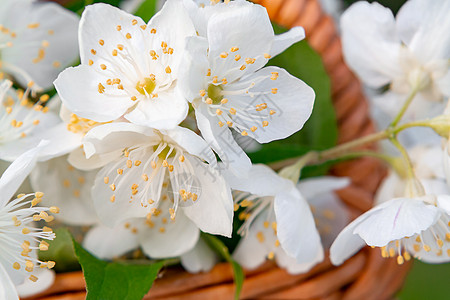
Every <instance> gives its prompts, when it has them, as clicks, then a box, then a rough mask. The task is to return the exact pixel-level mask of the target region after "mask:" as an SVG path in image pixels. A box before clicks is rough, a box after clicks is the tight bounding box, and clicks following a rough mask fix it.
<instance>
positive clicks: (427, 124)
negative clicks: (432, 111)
mask: <svg viewBox="0 0 450 300" xmlns="http://www.w3.org/2000/svg"><path fill="white" fill-rule="evenodd" d="M413 127H432V126H431V124H430V121H429V120H421V121H415V122H410V123H405V124H402V125H400V126H398V127H396V128H394V129H393V130H392V132H393V134H398V133H399V132H401V131H403V130H405V129H408V128H413Z"/></svg>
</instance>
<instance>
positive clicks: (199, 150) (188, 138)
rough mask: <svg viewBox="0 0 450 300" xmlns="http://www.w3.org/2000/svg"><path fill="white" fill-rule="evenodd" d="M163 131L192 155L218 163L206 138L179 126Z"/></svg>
mask: <svg viewBox="0 0 450 300" xmlns="http://www.w3.org/2000/svg"><path fill="white" fill-rule="evenodd" d="M163 133H164V134H165V135H167V136H168V137H170V138H171V139H172V140H173V141H174V142H176V143H177V144H178V145H180V146H181V147H182V148H183V149H184V150H186V151H187V152H189V153H190V154H191V155H193V156H197V157H199V158H201V159H204V160H205V161H207V162H208V163H209V164H210V165H213V166H214V165H215V164H216V163H217V161H216V157H215V155H214V153H213V152H212V150H211V148H210V147H209V146H208V144H207V143H206V142H205V140H204V139H202V138H201V137H200V136H199V135H197V134H196V133H195V132H193V131H192V130H189V129H187V128H184V127H177V128H175V129H173V130H167V131H164V132H163Z"/></svg>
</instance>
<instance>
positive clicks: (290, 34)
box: [270, 26, 305, 57]
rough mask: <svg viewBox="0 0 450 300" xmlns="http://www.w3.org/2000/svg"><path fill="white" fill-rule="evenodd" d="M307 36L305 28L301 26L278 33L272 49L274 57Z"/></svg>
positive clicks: (271, 52) (271, 53)
mask: <svg viewBox="0 0 450 300" xmlns="http://www.w3.org/2000/svg"><path fill="white" fill-rule="evenodd" d="M304 38H305V29H303V27H301V26H297V27H293V28H291V29H290V30H289V31H287V32H285V33H282V34H279V35H276V36H275V39H274V41H273V44H272V49H271V50H270V55H271V56H272V57H275V56H277V55H278V54H280V53H281V52H283V51H284V50H286V49H287V48H289V47H290V46H292V45H293V44H295V43H298V42H300V41H301V40H303V39H304Z"/></svg>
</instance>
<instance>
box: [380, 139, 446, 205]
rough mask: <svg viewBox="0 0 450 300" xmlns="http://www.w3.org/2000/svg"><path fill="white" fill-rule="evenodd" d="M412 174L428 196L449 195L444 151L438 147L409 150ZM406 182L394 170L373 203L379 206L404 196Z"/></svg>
mask: <svg viewBox="0 0 450 300" xmlns="http://www.w3.org/2000/svg"><path fill="white" fill-rule="evenodd" d="M409 154H410V158H411V161H412V163H413V166H414V173H415V175H416V177H417V179H418V180H419V182H420V184H421V185H422V186H423V188H424V190H425V193H426V194H429V195H440V194H448V195H450V187H448V186H447V184H446V182H445V175H444V168H443V166H444V167H445V164H444V163H443V160H442V158H443V156H444V151H443V150H442V148H441V147H440V146H439V145H429V146H425V145H421V146H417V147H414V148H412V149H410V150H409ZM407 184H408V181H407V179H405V178H402V174H401V175H399V174H397V173H396V172H395V171H394V170H392V171H390V173H389V175H388V176H387V177H386V178H385V179H384V180H383V182H382V183H381V185H380V187H379V188H378V191H377V194H376V195H375V203H376V204H380V203H383V202H386V201H389V200H391V199H393V198H401V197H403V196H404V195H405V192H406V189H407Z"/></svg>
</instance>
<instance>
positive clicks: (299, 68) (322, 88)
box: [249, 25, 338, 163]
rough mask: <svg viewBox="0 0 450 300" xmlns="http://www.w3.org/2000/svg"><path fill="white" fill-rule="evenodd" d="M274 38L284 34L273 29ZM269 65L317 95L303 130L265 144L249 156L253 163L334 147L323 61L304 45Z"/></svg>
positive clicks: (333, 119)
mask: <svg viewBox="0 0 450 300" xmlns="http://www.w3.org/2000/svg"><path fill="white" fill-rule="evenodd" d="M274 29H275V32H276V33H277V34H279V33H282V32H283V31H285V30H284V29H282V28H281V27H278V26H276V25H274ZM269 65H274V66H279V67H281V68H284V69H286V70H287V71H288V72H289V73H291V74H292V75H294V76H295V77H297V78H300V79H301V80H303V81H304V82H306V83H307V84H308V85H309V86H311V87H312V88H313V89H314V91H315V93H316V100H315V104H314V110H313V113H312V115H311V117H310V118H309V120H308V121H307V122H306V124H305V126H304V127H303V129H302V130H300V131H299V132H297V133H295V134H294V135H292V136H291V137H289V138H287V139H284V140H281V141H274V142H271V143H269V144H264V145H263V146H262V149H261V150H259V151H257V152H255V153H250V154H249V156H250V157H251V158H252V161H253V162H254V163H269V162H275V161H279V160H283V159H287V158H292V157H298V156H300V155H302V154H304V153H306V152H307V151H308V150H322V149H326V148H330V147H333V146H334V145H335V144H336V141H337V133H338V131H337V123H336V115H335V112H334V107H333V103H332V101H331V83H330V78H329V76H328V74H327V72H326V70H325V68H324V66H323V63H322V59H321V57H320V55H318V54H317V53H316V52H315V51H314V50H313V49H312V48H311V47H310V46H309V44H308V43H307V42H306V41H302V42H300V43H297V44H294V45H293V46H291V47H290V48H289V49H287V50H286V51H284V52H283V53H281V54H280V55H278V56H276V57H274V58H272V59H271V60H270V61H269Z"/></svg>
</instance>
